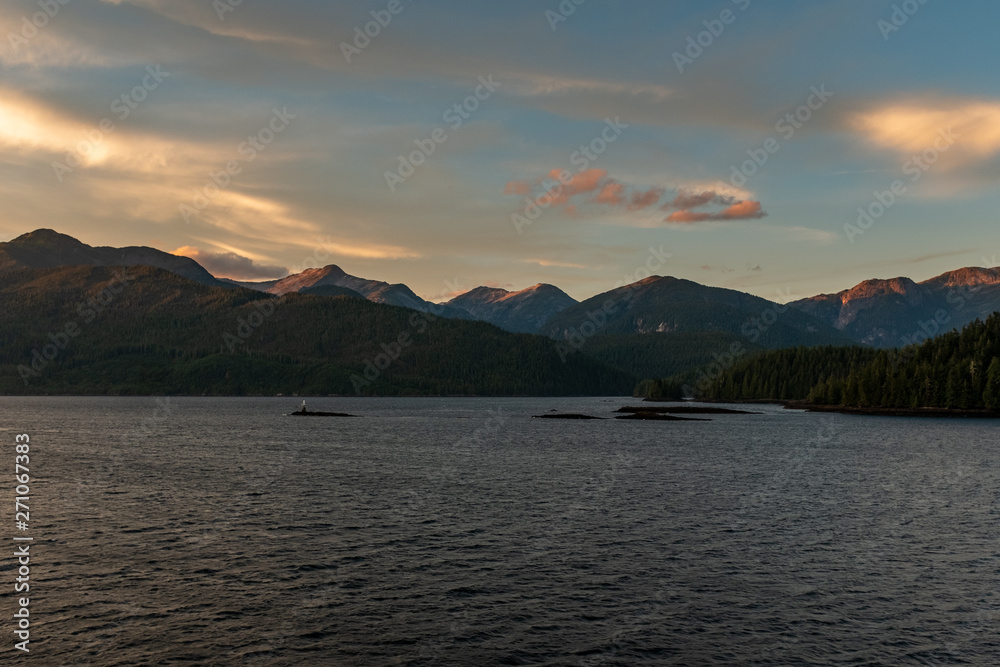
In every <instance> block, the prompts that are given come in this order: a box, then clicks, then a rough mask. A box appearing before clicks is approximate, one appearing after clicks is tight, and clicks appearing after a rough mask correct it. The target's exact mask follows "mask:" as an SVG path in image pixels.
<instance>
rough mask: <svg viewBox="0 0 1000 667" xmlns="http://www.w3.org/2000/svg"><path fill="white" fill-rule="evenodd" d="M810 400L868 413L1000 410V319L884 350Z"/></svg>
mask: <svg viewBox="0 0 1000 667" xmlns="http://www.w3.org/2000/svg"><path fill="white" fill-rule="evenodd" d="M807 398H808V399H809V400H810V401H813V402H816V403H821V404H825V405H841V406H845V407H847V406H849V407H855V406H857V407H870V408H879V407H881V408H920V407H925V408H929V407H933V408H950V409H964V410H976V409H987V410H1000V313H994V314H992V315H990V316H989V317H988V318H987V319H986V321H985V322H982V321H979V320H976V321H975V322H973V323H971V324H969V325H967V326H966V327H965V328H964V329H962V331H951V332H949V333H946V334H943V335H941V336H938V337H937V338H933V339H931V340H929V341H926V342H925V343H923V344H922V345H919V346H914V347H908V348H904V349H902V350H881V351H879V353H878V355H877V356H876V357H875V358H874V359H873V360H872V361H870V362H869V363H867V364H864V365H861V366H855V367H852V368H850V369H848V373H847V375H846V377H845V376H843V375H842V374H841V376H838V377H828V378H826V379H825V380H824V381H823V382H820V383H817V386H816V387H814V388H813V389H812V390H811V391H810V393H809V395H808V396H807Z"/></svg>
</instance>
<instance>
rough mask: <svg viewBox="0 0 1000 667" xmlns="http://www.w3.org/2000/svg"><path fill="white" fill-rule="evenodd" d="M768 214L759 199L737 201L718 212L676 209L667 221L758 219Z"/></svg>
mask: <svg viewBox="0 0 1000 667" xmlns="http://www.w3.org/2000/svg"><path fill="white" fill-rule="evenodd" d="M766 215H767V212H766V211H765V210H764V208H763V207H762V206H761V204H760V202H759V201H750V200H746V201H741V202H737V203H736V204H733V205H732V206H730V207H728V208H726V209H724V210H722V211H718V212H716V213H708V212H702V211H692V210H691V209H682V210H680V211H674V212H673V213H671V214H670V215H669V216H667V222H685V223H691V222H708V221H716V220H757V219H759V218H763V217H765V216H766Z"/></svg>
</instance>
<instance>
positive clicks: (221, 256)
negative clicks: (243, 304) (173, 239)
mask: <svg viewBox="0 0 1000 667" xmlns="http://www.w3.org/2000/svg"><path fill="white" fill-rule="evenodd" d="M170 254H172V255H180V256H182V257H190V258H191V259H193V260H194V261H196V262H198V263H199V264H201V265H202V266H203V267H205V269H206V270H207V271H208V272H209V273H211V274H212V275H213V276H216V277H217V278H229V279H231V280H266V279H269V278H281V277H283V276H286V275H288V269H286V268H285V267H283V266H269V265H266V264H258V263H257V262H255V261H254V260H252V259H250V258H249V257H243V256H242V255H237V254H236V253H235V252H206V251H204V250H200V249H198V248H195V247H193V246H182V247H180V248H178V249H177V250H173V251H171V253H170Z"/></svg>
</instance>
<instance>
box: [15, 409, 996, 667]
mask: <svg viewBox="0 0 1000 667" xmlns="http://www.w3.org/2000/svg"><path fill="white" fill-rule="evenodd" d="M625 402H626V401H625V400H624V399H509V400H494V399H385V400H371V399H369V400H362V399H330V400H318V399H317V400H313V401H310V407H311V408H313V409H331V410H345V411H349V412H353V413H356V414H360V415H364V417H363V418H361V419H355V420H326V419H294V418H285V417H282V416H281V413H282V412H288V411H290V410H291V409H294V408H295V407H296V401H295V400H292V399H286V400H281V399H245V400H241V399H170V400H169V401H168V402H166V403H163V402H162V399H161V401H160V402H159V403H158V402H157V401H156V400H155V399H149V398H142V399H78V398H31V399H9V398H8V399H0V409H2V415H3V417H2V421H0V427H2V429H3V433H2V435H0V438H2V439H3V441H4V442H8V443H11V446H4V448H3V451H4V452H7V453H8V454H6V455H7V456H8V457H9V458H10V461H9V463H10V467H11V468H12V467H13V453H12V452H13V446H12V443H13V435H14V434H15V433H21V432H27V433H29V434H31V436H32V452H31V461H32V475H33V477H36V478H37V479H36V481H35V482H34V484H33V489H32V495H33V499H32V508H31V512H32V520H33V526H34V530H33V531H32V532H33V534H34V535H35V536H36V543H35V545H34V547H33V550H34V556H33V559H32V565H33V570H32V577H33V579H32V590H31V605H32V612H31V613H32V620H33V624H32V640H33V641H32V644H31V647H32V653H31V656H30V660H32V661H34V662H35V664H39V665H59V664H67V665H77V664H93V665H144V664H151V665H152V664H164V665H181V664H206V665H240V664H248V665H493V664H500V665H528V664H531V665H535V664H542V665H581V666H583V665H592V666H596V665H644V664H665V665H708V664H729V665H826V664H834V665H953V664H955V665H957V664H973V665H996V664H1000V639H998V635H997V622H996V621H997V613H996V612H997V607H998V602H1000V589H998V586H997V583H998V574H1000V558H998V556H1000V540H998V539H997V537H998V530H997V529H998V519H1000V511H998V510H1000V505H998V496H997V494H998V490H1000V486H998V482H1000V479H998V476H1000V475H998V465H997V463H998V455H997V451H998V447H997V440H998V438H997V435H998V430H1000V422H997V421H935V420H899V419H888V418H870V417H848V416H839V415H835V416H822V415H813V414H805V413H798V412H788V411H783V410H780V409H777V408H775V407H771V406H768V407H762V408H760V409H761V410H764V411H765V412H766V414H764V415H755V416H716V417H713V421H711V422H706V423H697V422H673V423H663V422H659V423H658V422H622V421H594V422H566V421H547V420H537V419H536V420H532V419H530V418H529V417H530V415H532V414H537V413H540V412H543V411H545V410H548V409H550V408H558V409H568V410H574V411H584V412H591V413H608V412H610V411H611V410H613V409H615V408H617V407H619V406H620V405H623V404H624V403H625ZM629 402H630V401H629ZM4 465H7V464H6V463H5V464H4ZM4 488H5V489H6V490H5V491H4V492H3V493H4V499H3V503H2V506H3V509H2V512H0V518H2V520H3V522H4V526H5V534H7V535H8V537H7V538H5V539H6V540H7V541H8V544H11V542H10V541H9V536H10V533H13V532H14V531H13V530H11V529H10V528H9V526H11V522H12V517H11V516H10V514H11V512H10V507H9V505H11V504H12V500H11V499H10V496H12V495H13V489H12V488H10V487H8V485H6V484H5V485H4ZM13 578H14V571H13V565H12V560H11V559H10V557H9V556H7V557H5V558H4V559H3V560H2V561H0V579H2V580H3V581H2V584H3V588H2V590H3V591H4V599H3V609H2V618H4V619H10V618H11V615H12V613H13V600H12V597H11V595H10V593H9V591H10V590H11V589H10V585H11V583H12V582H13ZM3 636H4V637H6V638H7V640H5V641H10V637H11V633H10V622H9V621H4V622H3ZM2 650H3V651H4V652H8V651H9V650H10V644H5V645H4V646H3V648H2ZM8 657H10V656H8Z"/></svg>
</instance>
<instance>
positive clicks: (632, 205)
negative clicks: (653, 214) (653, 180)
mask: <svg viewBox="0 0 1000 667" xmlns="http://www.w3.org/2000/svg"><path fill="white" fill-rule="evenodd" d="M664 194H666V190H665V189H664V188H650V189H649V190H646V191H645V192H642V191H639V192H633V193H632V195H631V196H630V197H629V200H628V210H630V211H641V210H643V209H646V208H649V207H650V206H655V205H656V204H658V203H659V201H660V200H661V199H663V195H664Z"/></svg>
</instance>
